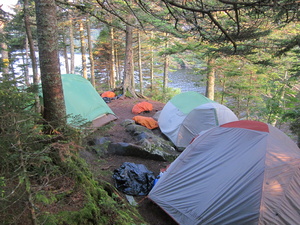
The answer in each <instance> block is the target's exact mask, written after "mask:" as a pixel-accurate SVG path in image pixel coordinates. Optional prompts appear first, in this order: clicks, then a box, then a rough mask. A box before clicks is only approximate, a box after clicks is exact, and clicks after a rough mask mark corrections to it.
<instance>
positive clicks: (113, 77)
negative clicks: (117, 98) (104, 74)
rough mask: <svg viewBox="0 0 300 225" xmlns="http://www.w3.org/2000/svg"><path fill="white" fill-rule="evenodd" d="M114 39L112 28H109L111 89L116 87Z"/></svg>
mask: <svg viewBox="0 0 300 225" xmlns="http://www.w3.org/2000/svg"><path fill="white" fill-rule="evenodd" d="M114 39H115V37H114V28H113V27H111V28H110V45H111V46H110V75H109V77H110V79H109V86H110V88H111V89H114V88H115V87H116V61H115V40H114Z"/></svg>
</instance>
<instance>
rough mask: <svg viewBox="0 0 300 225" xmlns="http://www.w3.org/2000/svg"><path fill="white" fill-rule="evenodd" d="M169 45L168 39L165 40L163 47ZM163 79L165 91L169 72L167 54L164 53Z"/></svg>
mask: <svg viewBox="0 0 300 225" xmlns="http://www.w3.org/2000/svg"><path fill="white" fill-rule="evenodd" d="M166 37H168V34H166ZM168 47H169V41H168V40H167V41H166V45H165V48H166V49H167V48H168ZM164 61H165V62H164V79H163V92H164V93H166V92H167V87H168V79H169V77H168V72H169V56H168V55H167V54H165V60H164Z"/></svg>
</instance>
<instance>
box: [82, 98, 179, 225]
mask: <svg viewBox="0 0 300 225" xmlns="http://www.w3.org/2000/svg"><path fill="white" fill-rule="evenodd" d="M142 101H147V102H149V103H151V104H152V105H153V110H152V111H151V112H147V113H141V114H140V115H141V116H147V117H153V116H154V115H155V114H156V113H157V112H158V111H160V110H162V108H163V107H164V105H165V104H164V103H161V102H156V101H153V100H147V99H133V98H119V99H115V100H112V101H111V102H110V103H108V106H109V107H110V108H111V109H112V111H113V112H114V113H115V114H116V116H117V117H118V119H117V120H115V121H114V122H112V125H111V126H110V128H109V129H108V130H105V131H102V133H101V134H102V135H103V132H104V135H105V136H106V137H108V138H109V139H110V140H111V141H112V142H114V143H117V142H126V143H133V142H134V139H133V137H132V135H130V134H129V133H128V132H126V131H125V129H124V127H123V126H122V125H121V123H122V122H123V121H124V120H125V119H132V118H133V117H134V116H136V115H135V114H133V113H132V111H131V110H132V107H133V106H134V105H135V104H137V103H139V102H142ZM152 131H153V132H154V133H155V134H158V135H159V134H161V133H160V130H159V128H156V129H154V130H152ZM83 157H84V158H85V159H86V160H87V162H88V164H89V165H90V166H91V169H92V170H93V171H94V173H95V174H96V176H98V177H97V178H98V179H102V180H105V181H107V182H109V183H111V184H114V180H113V179H112V174H113V171H114V170H115V169H118V168H119V167H120V166H121V165H122V164H123V163H124V162H132V163H136V164H143V165H144V166H146V167H147V168H148V169H149V170H150V171H152V172H153V173H154V174H155V176H157V175H158V174H159V172H160V169H162V168H165V167H166V166H167V165H169V164H170V162H165V161H156V160H151V159H145V158H140V157H131V156H119V155H109V154H103V155H100V156H99V154H95V153H93V152H91V151H85V152H83ZM120 195H121V196H123V197H124V199H125V195H124V194H123V193H120ZM134 200H135V202H136V203H137V204H138V205H137V208H138V210H139V212H140V214H141V215H142V217H143V218H144V219H145V221H147V222H148V223H149V224H150V225H152V224H153V225H172V224H177V223H176V222H174V221H173V220H172V218H171V217H170V216H169V215H167V214H166V213H165V212H164V211H163V210H162V209H161V208H160V207H159V206H157V205H156V204H155V203H154V202H152V201H151V200H150V199H148V198H147V196H135V197H134Z"/></svg>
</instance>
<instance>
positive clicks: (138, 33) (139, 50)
mask: <svg viewBox="0 0 300 225" xmlns="http://www.w3.org/2000/svg"><path fill="white" fill-rule="evenodd" d="M137 37H138V64H139V77H140V92H141V95H143V93H144V90H143V83H144V82H143V71H142V47H141V32H140V31H139V30H138V32H137Z"/></svg>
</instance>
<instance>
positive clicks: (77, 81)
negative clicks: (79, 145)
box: [61, 74, 117, 128]
mask: <svg viewBox="0 0 300 225" xmlns="http://www.w3.org/2000/svg"><path fill="white" fill-rule="evenodd" d="M61 78H62V85H63V92H64V100H65V105H66V113H67V115H69V117H68V123H69V124H71V125H74V126H76V125H78V124H77V123H78V122H79V121H76V118H77V117H79V118H78V120H79V119H83V120H84V121H83V122H91V123H92V125H91V126H92V127H93V128H96V127H101V126H103V125H104V124H107V123H109V122H110V121H112V120H115V119H117V117H116V116H115V114H114V112H113V111H112V110H111V109H110V108H109V106H108V105H107V104H106V103H105V102H104V100H103V99H102V98H101V96H100V95H99V94H98V92H97V91H96V89H95V88H94V87H93V85H92V84H91V83H90V82H89V81H88V80H87V79H85V78H84V77H82V76H80V75H76V74H62V75H61Z"/></svg>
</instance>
